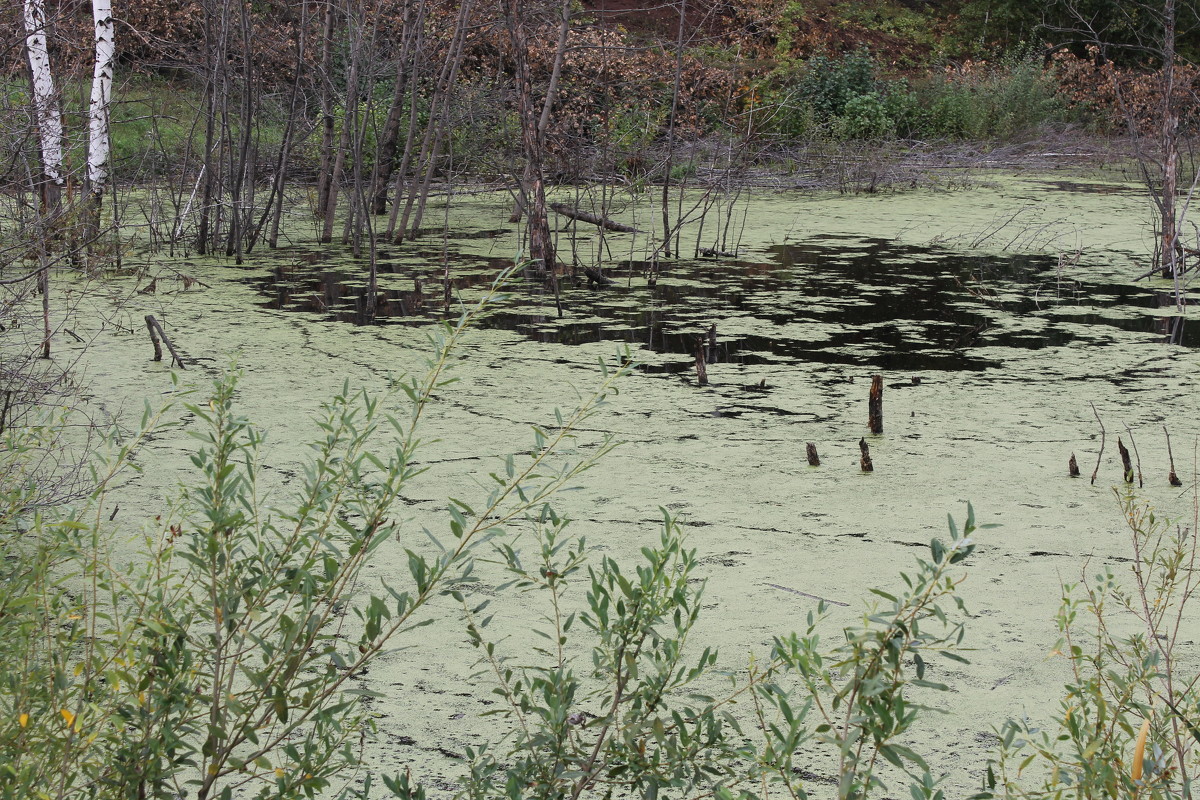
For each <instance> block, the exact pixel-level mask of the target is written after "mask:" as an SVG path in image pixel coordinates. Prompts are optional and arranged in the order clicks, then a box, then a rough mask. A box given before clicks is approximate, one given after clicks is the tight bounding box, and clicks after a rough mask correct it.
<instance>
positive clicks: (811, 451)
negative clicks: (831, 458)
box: [805, 442, 821, 467]
mask: <svg viewBox="0 0 1200 800" xmlns="http://www.w3.org/2000/svg"><path fill="white" fill-rule="evenodd" d="M805 450H806V451H807V453H808V465H809V466H810V467H819V466H821V458H820V457H819V456H818V455H817V446H816V445H815V444H813V443H812V442H809V443H808V446H807V447H806V448H805Z"/></svg>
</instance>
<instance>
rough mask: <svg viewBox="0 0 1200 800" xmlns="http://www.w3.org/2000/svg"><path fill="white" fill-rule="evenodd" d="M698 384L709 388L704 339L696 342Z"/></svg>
mask: <svg viewBox="0 0 1200 800" xmlns="http://www.w3.org/2000/svg"><path fill="white" fill-rule="evenodd" d="M696 383H697V384H699V385H700V386H708V370H707V369H705V368H704V339H703V337H702V338H699V339H697V340H696Z"/></svg>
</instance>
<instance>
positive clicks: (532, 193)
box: [500, 0, 571, 276]
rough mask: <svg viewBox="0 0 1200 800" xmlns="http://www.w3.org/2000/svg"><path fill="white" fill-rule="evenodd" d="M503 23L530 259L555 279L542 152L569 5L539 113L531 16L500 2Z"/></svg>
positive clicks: (523, 7) (516, 2) (508, 0)
mask: <svg viewBox="0 0 1200 800" xmlns="http://www.w3.org/2000/svg"><path fill="white" fill-rule="evenodd" d="M500 5H501V10H502V11H503V14H504V24H505V27H506V29H507V32H508V43H509V48H510V50H511V51H512V61H513V85H514V87H515V89H516V99H517V118H518V120H519V121H520V126H521V148H522V150H523V152H524V156H525V166H524V169H523V172H522V174H523V176H524V179H523V180H522V181H521V183H522V185H521V189H520V193H521V197H522V199H523V205H524V210H525V219H526V221H525V229H526V231H527V234H528V237H529V254H528V255H529V259H530V260H531V261H532V262H534V263H535V264H537V265H538V266H539V268H540V269H541V271H543V272H544V274H546V275H551V276H553V275H556V274H557V269H558V260H557V257H556V255H555V248H554V240H553V238H552V236H551V234H550V220H549V215H548V213H547V206H546V178H545V153H546V130H547V128H548V127H549V120H550V113H551V108H552V106H553V103H554V99H555V97H554V95H555V94H556V93H557V91H558V81H559V76H560V75H561V72H562V64H563V55H564V53H565V52H566V47H567V38H568V34H569V30H570V24H571V3H570V1H569V0H564V2H563V4H562V6H561V7H560V13H559V35H558V41H557V47H556V52H555V58H554V67H553V68H552V74H551V81H550V87H549V88H548V90H547V93H546V96H545V99H544V100H543V105H542V107H541V108H540V109H538V108H537V107H536V106H535V103H534V92H533V77H532V74H531V71H530V67H529V30H528V26H529V22H530V17H531V16H532V15H531V13H530V10H529V7H528V5H527V4H526V3H525V2H522V0H501V4H500Z"/></svg>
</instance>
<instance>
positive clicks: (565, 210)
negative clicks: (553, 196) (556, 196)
mask: <svg viewBox="0 0 1200 800" xmlns="http://www.w3.org/2000/svg"><path fill="white" fill-rule="evenodd" d="M550 208H552V209H554V211H555V213H557V214H562V215H563V216H564V217H567V218H568V219H577V220H579V221H580V222H586V223H588V224H591V225H598V226H599V227H601V228H604V229H605V230H606V231H616V232H618V233H641V231H639V230H638V229H637V228H635V227H633V226H632V225H624V224H622V223H620V222H614V221H613V220H611V219H609V218H608V217H602V216H600V215H598V214H589V213H588V212H586V211H580V210H579V209H577V208H571V207H570V206H568V205H567V204H566V203H551V204H550Z"/></svg>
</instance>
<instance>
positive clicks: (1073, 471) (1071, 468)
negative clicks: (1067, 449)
mask: <svg viewBox="0 0 1200 800" xmlns="http://www.w3.org/2000/svg"><path fill="white" fill-rule="evenodd" d="M1067 471H1068V472H1069V473H1070V475H1071V477H1072V478H1078V477H1079V463H1078V462H1077V461H1076V460H1075V454H1074V453H1071V460H1070V461H1068V462H1067Z"/></svg>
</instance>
